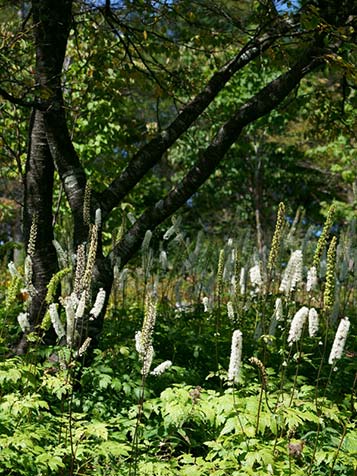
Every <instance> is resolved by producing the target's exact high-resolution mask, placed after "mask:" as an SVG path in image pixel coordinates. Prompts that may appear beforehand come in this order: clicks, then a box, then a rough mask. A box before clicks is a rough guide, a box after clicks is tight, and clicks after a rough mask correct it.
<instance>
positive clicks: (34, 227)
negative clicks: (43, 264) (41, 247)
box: [27, 212, 38, 258]
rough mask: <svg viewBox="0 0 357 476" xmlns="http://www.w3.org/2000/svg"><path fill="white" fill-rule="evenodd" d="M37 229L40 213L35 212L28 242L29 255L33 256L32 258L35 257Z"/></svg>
mask: <svg viewBox="0 0 357 476" xmlns="http://www.w3.org/2000/svg"><path fill="white" fill-rule="evenodd" d="M37 229H38V213H37V212H35V213H34V214H33V215H32V223H31V228H30V235H29V241H28V244H27V255H28V256H31V258H32V257H33V256H34V255H35V249H36V238H37Z"/></svg>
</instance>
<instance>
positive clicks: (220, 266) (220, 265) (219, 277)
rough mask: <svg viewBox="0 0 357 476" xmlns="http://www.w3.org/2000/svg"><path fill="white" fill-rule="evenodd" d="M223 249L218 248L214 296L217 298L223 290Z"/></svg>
mask: <svg viewBox="0 0 357 476" xmlns="http://www.w3.org/2000/svg"><path fill="white" fill-rule="evenodd" d="M223 270H224V250H223V249H222V250H220V252H219V258H218V266H217V277H216V297H217V298H218V299H219V298H220V297H221V296H222V291H223Z"/></svg>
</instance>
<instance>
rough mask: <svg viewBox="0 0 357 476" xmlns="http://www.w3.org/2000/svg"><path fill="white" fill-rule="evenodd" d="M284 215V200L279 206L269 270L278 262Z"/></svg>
mask: <svg viewBox="0 0 357 476" xmlns="http://www.w3.org/2000/svg"><path fill="white" fill-rule="evenodd" d="M284 216H285V205H284V203H283V202H280V203H279V208H278V215H277V219H276V225H275V230H274V235H273V239H272V242H271V248H270V253H269V259H268V271H271V270H272V269H273V268H274V266H275V264H276V259H277V257H278V254H279V248H280V243H281V236H282V231H283V226H284Z"/></svg>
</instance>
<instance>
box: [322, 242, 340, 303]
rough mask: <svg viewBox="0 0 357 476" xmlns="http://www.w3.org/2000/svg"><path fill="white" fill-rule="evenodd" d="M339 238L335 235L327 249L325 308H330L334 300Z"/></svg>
mask: <svg viewBox="0 0 357 476" xmlns="http://www.w3.org/2000/svg"><path fill="white" fill-rule="evenodd" d="M336 248H337V238H336V236H334V237H333V238H332V240H331V243H330V246H329V248H328V251H327V268H326V282H325V290H324V309H325V310H330V309H331V307H332V305H333V301H334V291H335V268H336Z"/></svg>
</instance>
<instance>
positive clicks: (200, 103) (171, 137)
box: [99, 24, 291, 219]
mask: <svg viewBox="0 0 357 476" xmlns="http://www.w3.org/2000/svg"><path fill="white" fill-rule="evenodd" d="M280 28H281V29H282V30H284V31H286V30H287V28H291V27H290V26H287V25H285V24H283V25H282V26H281V27H280ZM279 36H281V34H280V33H279V34H274V35H273V34H271V33H269V34H268V33H266V34H263V35H262V36H261V37H259V38H254V39H253V40H252V41H250V42H249V43H248V44H247V45H245V47H244V48H242V50H241V51H240V52H239V53H238V54H237V55H236V56H235V57H234V58H233V59H232V60H231V61H229V62H228V63H227V64H225V65H224V66H223V67H222V68H221V69H220V70H219V71H217V72H216V73H214V74H213V76H212V77H211V79H210V80H209V81H208V83H207V85H206V86H205V87H204V89H203V90H202V91H201V92H200V93H199V94H198V95H197V96H196V97H195V98H194V99H193V100H192V101H190V102H189V103H188V104H187V105H186V106H184V108H183V109H182V111H181V112H180V113H179V115H178V116H177V117H176V119H174V121H173V122H172V123H171V124H170V125H169V126H168V127H167V128H166V129H165V130H164V131H162V132H160V133H159V134H158V135H156V137H154V138H153V139H152V140H151V141H150V142H148V143H147V144H146V145H144V146H143V147H142V148H141V149H140V150H139V151H138V152H137V153H136V154H135V155H134V157H133V158H132V159H131V161H130V163H129V164H128V166H127V167H126V169H125V170H124V171H123V172H122V173H121V175H119V176H118V177H117V178H116V179H115V180H114V181H113V182H112V183H111V184H110V185H109V187H108V188H107V189H106V190H104V191H103V192H102V194H101V195H100V196H99V202H100V204H101V208H102V213H103V219H105V218H106V217H107V216H108V214H109V213H110V212H111V210H112V209H113V208H115V207H116V206H117V205H118V204H119V203H120V201H121V200H122V199H123V198H124V197H125V196H126V195H127V194H128V193H129V192H130V191H131V189H132V188H133V187H134V186H135V185H136V184H137V183H138V182H139V181H140V180H141V178H142V177H143V176H144V175H145V174H146V173H147V172H148V171H149V170H150V169H151V168H152V167H153V166H154V165H155V164H156V163H157V162H158V161H159V160H160V159H161V157H162V155H163V154H164V153H165V152H166V151H167V150H168V149H169V148H170V147H171V146H172V145H173V144H174V143H175V141H177V139H178V138H179V137H180V136H181V135H182V134H183V133H184V132H186V131H187V130H188V128H189V127H190V126H191V125H192V124H193V122H194V121H195V120H196V119H197V118H198V117H199V116H200V115H201V114H202V112H203V111H204V110H205V109H206V108H207V107H208V106H209V104H210V103H211V102H212V101H213V100H214V99H215V97H216V96H217V94H218V93H219V92H220V91H221V90H222V89H223V88H224V86H225V85H226V84H227V82H228V81H229V80H230V79H231V78H232V76H233V75H234V74H235V73H236V72H237V71H239V70H240V69H242V68H243V67H244V66H246V65H247V64H248V63H249V62H251V61H252V60H254V59H255V58H257V57H258V56H259V55H260V54H261V53H262V52H263V51H265V50H266V49H268V48H269V47H270V46H272V45H273V43H274V42H275V40H276V39H277V38H278V37H279Z"/></svg>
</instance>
